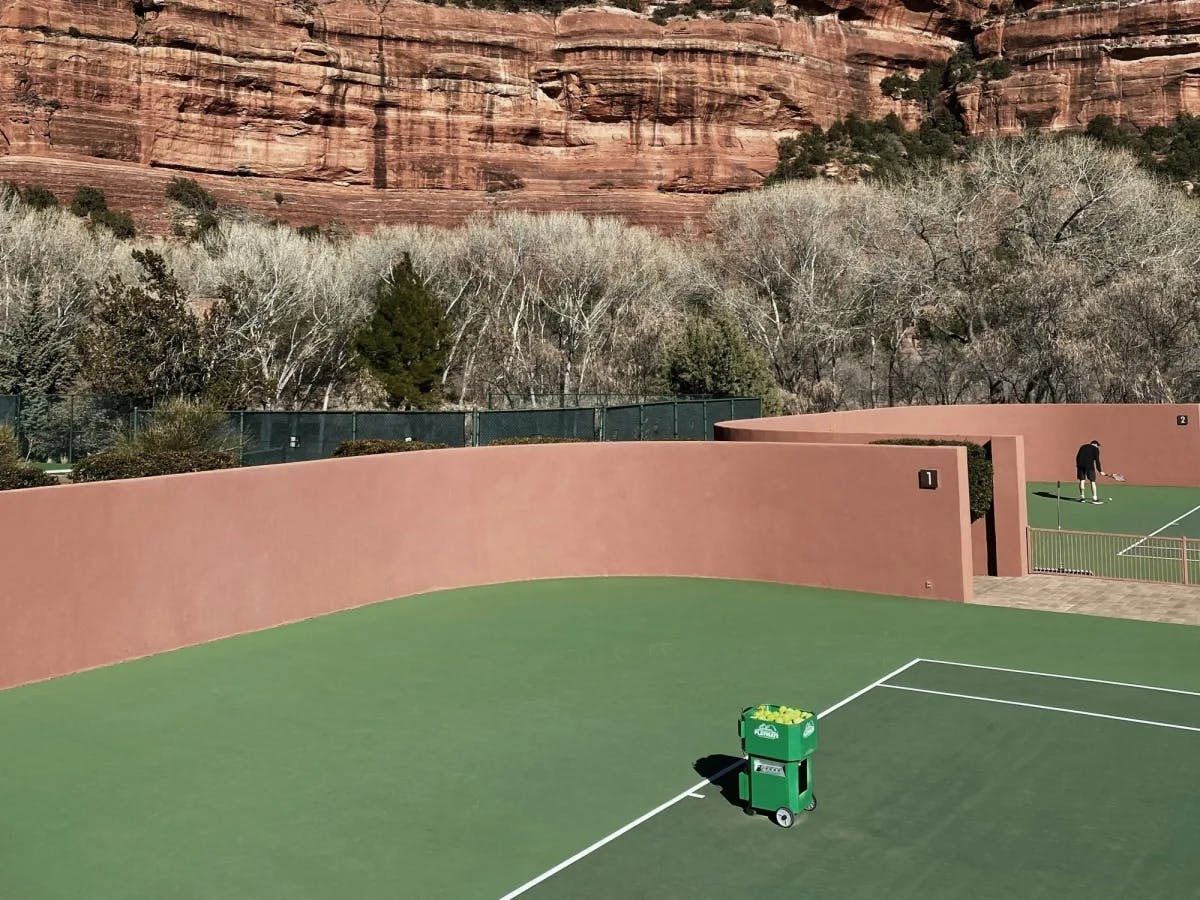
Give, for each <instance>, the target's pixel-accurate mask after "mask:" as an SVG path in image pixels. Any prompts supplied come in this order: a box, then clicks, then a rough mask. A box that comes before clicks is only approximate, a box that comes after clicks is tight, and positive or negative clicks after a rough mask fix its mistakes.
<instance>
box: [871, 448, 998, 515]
mask: <svg viewBox="0 0 1200 900" xmlns="http://www.w3.org/2000/svg"><path fill="white" fill-rule="evenodd" d="M871 443H873V444H893V445H899V446H903V447H966V448H967V483H968V488H969V496H970V503H971V518H972V519H978V518H981V517H982V516H985V515H987V513H988V511H989V510H990V509H991V508H992V461H991V459H990V458H989V457H988V452H987V449H986V448H985V447H983V446H981V445H979V444H975V443H972V442H971V441H934V440H928V439H925V438H891V439H888V440H884V441H872V442H871Z"/></svg>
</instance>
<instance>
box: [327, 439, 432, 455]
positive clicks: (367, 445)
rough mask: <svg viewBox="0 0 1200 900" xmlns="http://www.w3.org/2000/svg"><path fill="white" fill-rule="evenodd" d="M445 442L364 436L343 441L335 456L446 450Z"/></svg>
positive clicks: (334, 453)
mask: <svg viewBox="0 0 1200 900" xmlns="http://www.w3.org/2000/svg"><path fill="white" fill-rule="evenodd" d="M444 449H446V445H445V444H434V443H427V442H425V441H395V440H386V439H384V438H364V439H363V440H358V441H342V442H341V443H340V444H338V446H337V449H336V450H334V451H333V455H334V456H371V455H372V454H375V453H405V452H407V451H409V450H444Z"/></svg>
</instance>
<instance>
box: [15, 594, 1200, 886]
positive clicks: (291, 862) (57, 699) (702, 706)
mask: <svg viewBox="0 0 1200 900" xmlns="http://www.w3.org/2000/svg"><path fill="white" fill-rule="evenodd" d="M932 660H945V661H947V662H933V661H932ZM959 663H970V664H971V665H970V666H964V665H959ZM974 666H985V667H988V668H975V667H974ZM1011 670H1025V671H1027V672H1031V673H1046V674H1025V673H1024V672H1020V671H1011ZM1059 676H1073V677H1071V678H1066V677H1059ZM1076 677H1077V678H1083V679H1101V680H1102V681H1091V680H1075V678H1076ZM1110 682H1122V683H1123V684H1115V683H1110ZM1164 688H1165V689H1169V690H1163V689H1164ZM843 701H845V702H843ZM759 702H773V703H787V704H791V705H800V706H804V707H806V708H808V709H812V710H815V711H818V712H821V711H824V713H825V714H824V715H823V716H822V730H821V746H820V748H819V750H818V752H817V755H816V757H815V758H814V773H815V789H816V792H817V795H818V797H819V801H820V802H819V804H818V807H817V809H816V810H815V811H814V812H812V813H806V814H803V815H801V816H800V818H799V821H798V822H797V823H796V825H795V826H794V827H793V828H791V829H787V830H784V829H781V828H778V827H777V826H775V825H774V824H772V823H771V822H770V821H769V820H767V819H766V818H762V817H755V818H750V817H747V816H745V815H744V814H743V813H742V811H741V810H740V809H739V808H738V807H737V806H736V805H735V804H734V803H732V802H730V797H731V796H732V795H734V794H735V793H736V787H731V785H730V782H729V781H728V779H727V778H725V779H721V784H720V785H719V786H717V787H713V786H708V782H707V780H706V776H709V775H715V774H716V773H717V772H719V771H721V770H722V769H726V768H729V766H731V765H734V766H736V765H737V756H738V751H739V747H738V739H737V728H736V721H737V716H738V713H739V711H740V710H741V709H742V708H743V707H744V706H746V705H750V704H755V703H759ZM0 729H2V730H3V733H4V735H5V739H4V741H3V742H2V743H0V871H2V872H3V873H4V885H5V890H6V892H11V895H12V896H14V897H21V898H24V900H37V898H50V897H64V896H87V897H89V898H91V900H106V898H118V897H120V898H126V897H166V896H181V897H182V896H186V897H192V898H235V897H236V898H244V897H255V898H264V900H265V898H277V897H278V898H284V897H286V898H292V900H294V898H329V897H335V896H345V897H354V898H376V897H378V898H385V897H386V898H394V897H398V896H399V897H421V898H432V897H447V898H451V897H453V898H473V897H478V898H490V900H495V898H499V897H503V896H520V895H521V894H519V893H515V892H517V891H521V890H522V888H523V887H524V890H523V893H524V895H526V896H529V897H582V898H591V897H596V898H601V897H605V898H607V897H616V896H620V897H652V896H653V897H663V896H679V897H683V896H688V897H698V898H705V897H718V896H720V897H728V896H748V895H753V896H762V897H780V898H783V897H787V898H794V897H796V896H823V897H830V896H837V897H863V898H867V897H872V898H875V897H879V896H885V895H886V896H889V897H918V896H919V897H921V898H955V900H958V898H961V897H963V896H972V897H977V898H992V897H996V898H999V897H1005V898H1007V897H1013V896H1019V897H1055V898H1068V900H1069V898H1075V897H1079V898H1084V897H1086V898H1089V900H1090V898H1095V897H1100V896H1126V895H1128V896H1132V895H1137V896H1187V895H1189V893H1190V892H1191V891H1192V889H1193V887H1194V885H1195V884H1196V883H1197V881H1198V880H1200V859H1198V858H1197V856H1196V854H1195V853H1194V847H1195V846H1196V845H1197V842H1198V841H1200V788H1198V787H1197V783H1196V780H1195V779H1194V778H1193V777H1191V775H1190V769H1191V766H1192V763H1193V762H1194V760H1195V759H1196V756H1197V753H1200V629H1196V628H1190V627H1187V626H1175V625H1163V624H1157V623H1148V622H1134V621H1125V620H1117V619H1104V618H1098V617H1096V618H1093V617H1084V616H1071V615H1059V614H1053V613H1039V612H1032V611H1026V610H1018V609H1005V608H997V607H984V606H970V605H961V604H952V603H936V602H930V601H921V600H909V599H903V598H895V597H879V596H872V595H863V594H852V593H846V592H840V591H822V590H816V589H804V588H795V587H788V586H781V585H770V584H760V583H743V582H725V581H713V580H697V579H629V578H613V579H581V580H566V581H544V582H534V583H522V584H510V585H502V586H497V587H490V588H475V589H470V590H462V591H451V592H445V593H441V594H430V595H426V596H422V597H416V598H409V599H404V600H398V601H393V602H390V603H383V604H378V605H375V606H370V607H365V608H362V609H358V610H353V611H349V612H346V613H340V614H337V615H331V616H326V617H323V618H320V619H314V620H310V621H307V622H302V623H299V624H296V625H290V626H286V627H281V628H275V629H272V630H269V631H265V632H260V633H257V634H251V635H244V636H241V637H236V638H230V639H227V640H223V641H218V642H215V643H212V644H207V645H204V646H199V647H192V648H187V649H184V650H180V651H176V652H173V653H167V654H163V655H160V656H157V657H153V658H150V659H145V660H140V661H135V662H130V663H125V664H122V665H117V666H112V667H109V668H105V669H101V670H96V671H92V672H86V673H81V674H78V675H73V676H69V677H66V678H61V679H58V680H55V681H51V682H46V683H43V684H37V685H31V686H27V687H23V688H18V689H14V690H10V691H5V692H3V693H0ZM693 788H697V789H696V790H693ZM693 793H694V794H697V795H699V796H692V794H693ZM656 810H657V812H655V811H656ZM651 812H654V814H653V815H650V816H648V817H647V815H646V814H647V813H651ZM639 820H640V821H639ZM635 822H638V823H639V824H636V825H635V826H634V827H628V826H630V825H631V823H635ZM614 834H615V835H617V836H616V837H613V838H612V839H611V840H609V841H607V842H606V843H603V844H602V845H600V846H596V845H597V844H598V842H600V841H603V840H604V839H605V838H607V837H609V836H612V835H614ZM593 847H594V849H592V850H591V851H590V852H587V851H588V848H593ZM581 852H582V853H583V855H581V856H579V854H581ZM576 856H578V859H577V861H576V862H574V863H573V864H571V865H567V866H565V867H562V868H557V867H559V866H560V864H562V863H563V862H564V861H567V860H571V859H572V858H573V857H576ZM547 872H553V874H550V875H549V876H548V877H545V878H544V879H542V878H541V876H543V874H545V873H547ZM539 879H541V880H539ZM525 886H527V887H525Z"/></svg>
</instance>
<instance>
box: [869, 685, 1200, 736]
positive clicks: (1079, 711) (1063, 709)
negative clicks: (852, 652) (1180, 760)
mask: <svg viewBox="0 0 1200 900" xmlns="http://www.w3.org/2000/svg"><path fill="white" fill-rule="evenodd" d="M880 687H884V688H891V689H892V690H893V691H912V692H913V693H915V694H936V695H937V696H939V697H957V698H958V699H960V700H980V701H982V702H984V703H999V704H1002V705H1003V706H1024V707H1026V708H1027V709H1045V710H1049V711H1050V712H1060V713H1070V714H1072V715H1075V716H1090V717H1092V718H1094V719H1112V720H1113V721H1115V722H1132V723H1134V724H1135V725H1156V726H1157V727H1159V728H1175V729H1178V730H1179V731H1195V732H1197V733H1200V728H1198V727H1196V726H1194V725H1176V724H1174V723H1172V722H1152V721H1151V720H1149V719H1127V718H1125V717H1124V716H1110V715H1108V714H1106V713H1098V712H1088V711H1087V710H1086V709H1070V708H1068V707H1065V706H1042V705H1041V704H1038V703H1022V702H1020V701H1019V700H1000V699H998V698H996V697H977V696H975V695H974V694H952V693H950V692H949V691H931V690H928V689H927V688H916V687H906V686H904V685H902V684H881V685H880Z"/></svg>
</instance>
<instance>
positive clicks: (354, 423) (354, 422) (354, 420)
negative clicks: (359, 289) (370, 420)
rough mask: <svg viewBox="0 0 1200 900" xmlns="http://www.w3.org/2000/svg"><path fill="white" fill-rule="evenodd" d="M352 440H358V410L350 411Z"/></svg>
mask: <svg viewBox="0 0 1200 900" xmlns="http://www.w3.org/2000/svg"><path fill="white" fill-rule="evenodd" d="M350 440H352V441H357V440H358V410H356V409H352V410H350Z"/></svg>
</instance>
